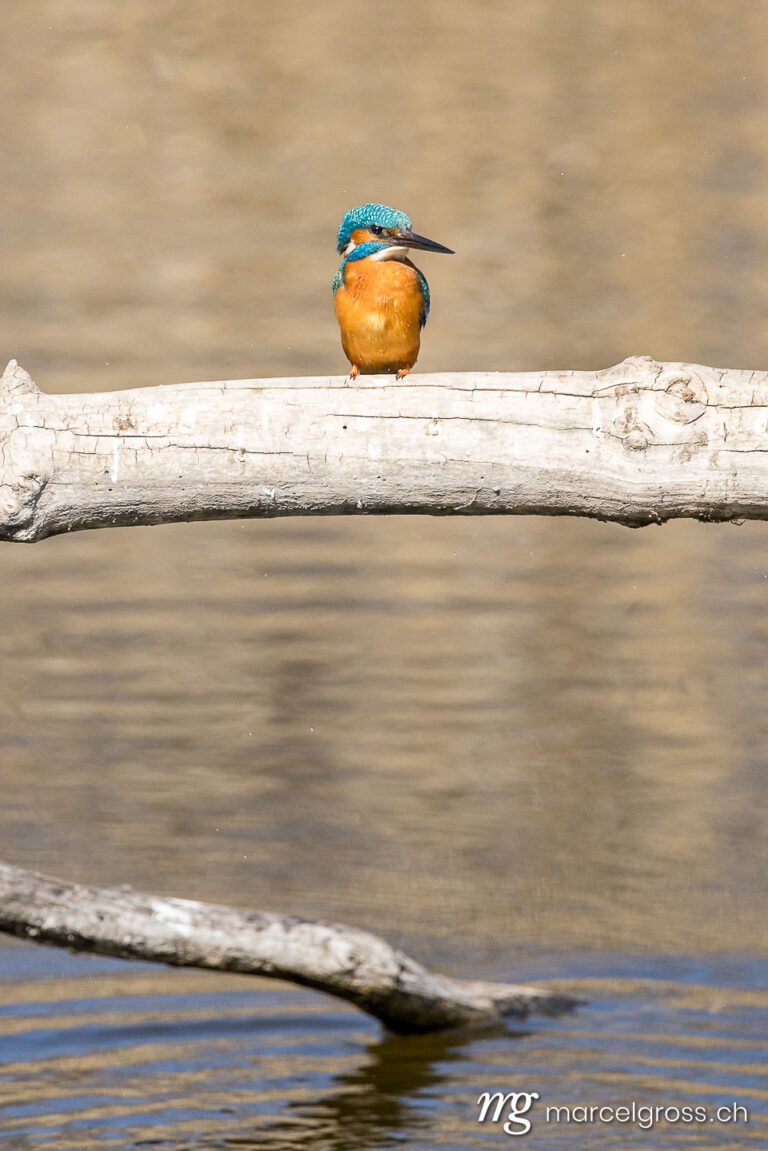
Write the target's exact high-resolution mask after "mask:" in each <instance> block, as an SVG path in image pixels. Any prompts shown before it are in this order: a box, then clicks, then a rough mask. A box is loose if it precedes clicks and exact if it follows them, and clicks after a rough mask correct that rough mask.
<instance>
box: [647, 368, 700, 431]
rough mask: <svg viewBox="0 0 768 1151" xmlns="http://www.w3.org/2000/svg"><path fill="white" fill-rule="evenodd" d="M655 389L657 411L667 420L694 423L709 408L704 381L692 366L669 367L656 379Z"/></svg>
mask: <svg viewBox="0 0 768 1151" xmlns="http://www.w3.org/2000/svg"><path fill="white" fill-rule="evenodd" d="M662 389H663V390H662ZM655 390H656V393H657V394H656V411H657V412H658V413H659V415H660V416H664V418H665V419H667V420H673V421H674V422H675V423H678V424H692V423H693V421H694V420H698V419H699V418H700V417H701V416H703V415H704V412H705V411H706V410H707V404H708V403H709V396H708V394H707V389H706V386H705V384H704V381H703V380H702V379H701V377H700V376H698V375H697V374H696V373H695V372H693V371H691V370H690V368H684V369H677V368H667V369H666V370H665V371H663V372H662V373H661V375H660V376H659V377H658V379H657V380H656V387H655Z"/></svg>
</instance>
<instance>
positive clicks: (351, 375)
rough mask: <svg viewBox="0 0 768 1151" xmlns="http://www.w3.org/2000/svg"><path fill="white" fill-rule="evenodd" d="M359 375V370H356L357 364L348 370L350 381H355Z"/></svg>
mask: <svg viewBox="0 0 768 1151" xmlns="http://www.w3.org/2000/svg"><path fill="white" fill-rule="evenodd" d="M359 375H360V369H359V368H358V366H357V364H353V365H352V367H351V368H350V369H349V378H350V380H356V379H357V377H358V376H359Z"/></svg>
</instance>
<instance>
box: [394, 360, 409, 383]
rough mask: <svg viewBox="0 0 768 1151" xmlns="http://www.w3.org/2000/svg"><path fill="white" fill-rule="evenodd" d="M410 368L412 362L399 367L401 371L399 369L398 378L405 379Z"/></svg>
mask: <svg viewBox="0 0 768 1151" xmlns="http://www.w3.org/2000/svg"><path fill="white" fill-rule="evenodd" d="M410 370H411V365H410V364H406V365H405V367H404V368H400V369H399V371H398V373H397V379H398V380H404V379H405V377H406V376H407V375H408V373H409V372H410Z"/></svg>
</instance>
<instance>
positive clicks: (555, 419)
mask: <svg viewBox="0 0 768 1151" xmlns="http://www.w3.org/2000/svg"><path fill="white" fill-rule="evenodd" d="M396 512H421V513H442V514H461V515H472V514H483V513H494V512H496V513H507V514H510V513H511V514H517V515H522V514H544V515H582V516H591V517H594V518H597V519H606V520H615V521H616V522H618V523H623V524H627V525H628V526H633V527H638V526H641V525H643V524H648V523H661V522H663V521H664V520H667V519H671V518H673V517H680V516H688V517H695V518H699V519H707V520H728V519H733V518H736V517H738V518H753V519H766V518H768V373H766V372H752V371H743V370H738V369H715V368H708V367H703V366H700V365H692V364H659V363H656V362H655V361H653V360H651V359H649V358H648V357H642V356H641V357H636V358H632V359H628V360H625V361H624V362H623V363H621V364H618V365H617V366H616V367H613V368H608V369H607V370H604V371H599V372H576V371H562V372H526V373H493V372H467V373H444V374H440V375H423V376H420V375H414V376H409V377H407V379H406V380H404V381H402V382H396V381H395V380H394V379H393V378H391V377H383V376H367V377H361V378H360V379H359V380H357V381H355V382H354V383H353V382H351V381H349V380H347V379H343V378H341V377H334V378H329V377H326V376H323V377H307V378H301V379H285V380H229V381H221V382H218V383H202V384H179V385H168V386H164V387H156V388H140V389H134V390H131V391H123V392H104V393H100V394H87V395H46V394H43V393H42V392H41V391H40V390H39V389H38V387H37V385H36V384H35V383H34V382H33V381H32V380H31V379H30V377H29V375H28V374H27V373H26V372H25V371H24V370H23V369H22V368H20V367H19V366H18V365H17V364H16V362H15V361H13V360H12V361H11V363H10V364H9V365H8V367H7V368H6V370H5V373H4V375H3V377H2V380H0V539H7V540H18V541H26V542H31V541H34V540H39V539H43V538H44V537H45V536H49V535H55V534H57V533H59V532H69V531H77V530H79V529H81V528H93V527H109V526H112V525H120V524H150V523H169V522H173V521H178V520H194V519H217V518H225V517H230V518H231V517H244V516H277V515H311V514H321V513H362V514H367V513H396Z"/></svg>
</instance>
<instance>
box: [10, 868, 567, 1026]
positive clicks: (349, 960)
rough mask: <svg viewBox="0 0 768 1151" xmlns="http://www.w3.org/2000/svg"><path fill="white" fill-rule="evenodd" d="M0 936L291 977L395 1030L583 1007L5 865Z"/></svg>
mask: <svg viewBox="0 0 768 1151" xmlns="http://www.w3.org/2000/svg"><path fill="white" fill-rule="evenodd" d="M0 931H4V932H7V933H8V934H10V935H15V936H18V937H19V938H20V939H27V940H32V941H33V942H35V943H47V944H53V945H55V946H58V947H66V948H69V949H70V950H73V951H87V952H95V953H97V954H99V955H113V956H118V957H120V958H123V959H145V960H149V961H152V962H155V963H168V964H170V965H172V966H175V967H202V968H210V969H213V970H217V971H237V972H239V973H241V974H247V975H262V976H270V977H272V978H275V979H287V980H290V981H291V982H293V983H299V984H301V985H302V986H304V987H312V988H314V989H315V990H317V991H325V992H327V993H328V994H329V995H335V996H337V997H338V998H340V999H347V1000H349V1001H350V1002H351V1003H354V1004H355V1005H356V1006H357V1007H360V1008H362V1010H363V1011H367V1012H368V1013H369V1014H370V1015H373V1016H375V1017H376V1018H377V1019H380V1020H381V1022H382V1023H384V1024H385V1025H386V1026H387V1027H389V1028H390V1030H392V1031H399V1032H417V1031H435V1030H441V1029H446V1028H450V1027H466V1026H470V1025H473V1024H478V1023H487V1022H489V1021H492V1020H498V1019H501V1018H503V1017H504V1016H506V1015H517V1016H526V1015H528V1014H530V1013H531V1012H539V1013H543V1014H547V1015H556V1014H559V1013H560V1012H562V1011H566V1010H569V1009H570V1008H572V1007H574V1006H576V1003H577V1001H576V1000H574V999H572V998H569V997H567V996H563V995H557V994H554V993H552V992H548V991H545V990H543V989H538V988H533V987H518V986H516V985H514V984H508V983H487V982H480V981H470V980H461V979H450V978H449V977H448V976H445V975H437V974H435V973H434V972H431V971H428V970H427V969H426V968H424V967H422V966H421V964H419V963H417V962H416V961H415V960H414V959H411V958H410V956H408V955H406V954H405V953H404V952H402V951H398V950H396V949H395V948H393V947H391V946H390V945H389V944H388V943H386V942H385V941H384V940H383V939H380V938H379V937H378V936H376V935H372V934H370V933H369V932H367V931H360V930H359V929H357V928H355V927H345V926H343V925H342V924H339V923H324V922H322V921H320V920H310V919H300V918H297V917H294V916H285V915H275V914H271V913H268V912H264V911H245V910H239V909H237V908H234V907H223V906H219V905H215V904H208V903H197V902H195V901H192V900H188V899H166V898H160V897H159V896H154V895H142V894H141V893H139V892H137V891H132V890H131V889H130V888H98V887H85V886H82V885H81V884H74V883H65V882H63V881H61V880H58V879H52V878H50V877H49V876H45V875H38V874H37V873H35V872H31V871H25V870H23V869H22V868H20V867H13V866H11V865H10V864H7V863H0Z"/></svg>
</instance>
